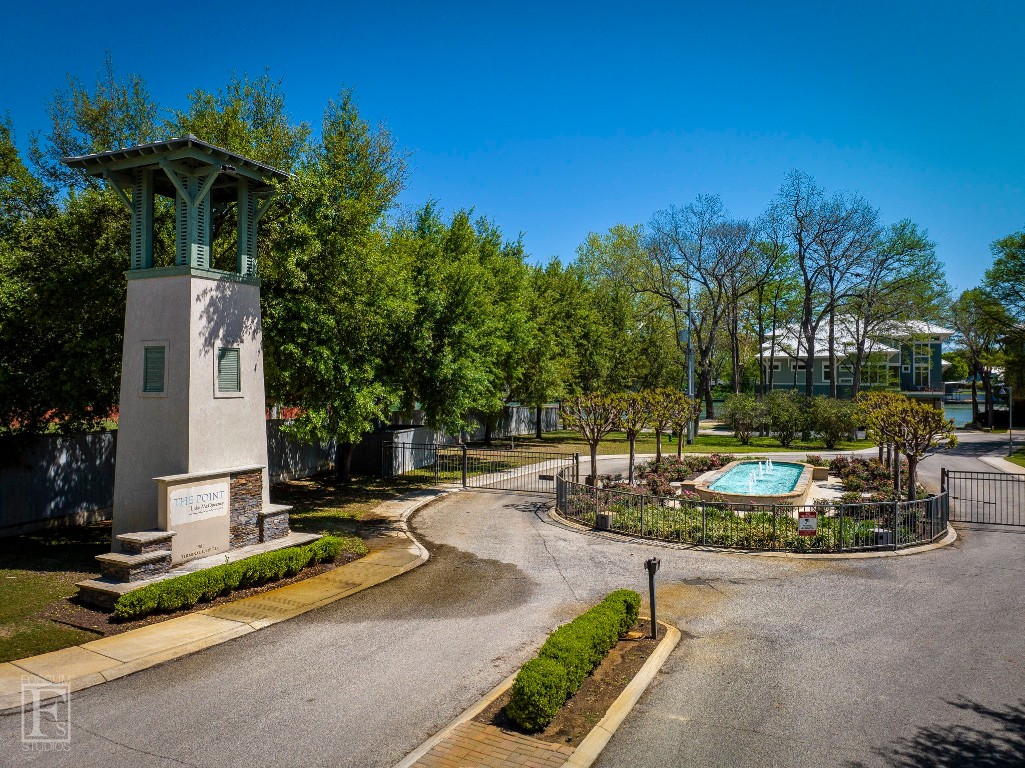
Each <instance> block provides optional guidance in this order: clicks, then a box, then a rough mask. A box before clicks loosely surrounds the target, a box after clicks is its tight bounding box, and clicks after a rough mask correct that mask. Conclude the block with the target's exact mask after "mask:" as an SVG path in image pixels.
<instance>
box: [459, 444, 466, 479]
mask: <svg viewBox="0 0 1025 768" xmlns="http://www.w3.org/2000/svg"><path fill="white" fill-rule="evenodd" d="M459 447H460V448H462V449H463V488H466V486H467V483H466V443H463V444H462V445H461V446H459Z"/></svg>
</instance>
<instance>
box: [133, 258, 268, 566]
mask: <svg viewBox="0 0 1025 768" xmlns="http://www.w3.org/2000/svg"><path fill="white" fill-rule="evenodd" d="M148 342H166V343H167V352H166V357H165V364H166V368H167V384H166V387H165V392H164V394H163V395H152V394H147V393H143V391H142V379H143V347H144V346H146V345H147V343H148ZM219 346H237V347H239V350H240V359H241V374H242V375H241V380H242V392H241V396H237V395H236V396H228V397H225V396H217V393H216V354H217V348H218V347H219ZM123 361H124V362H123V365H122V371H121V403H120V415H119V419H118V440H117V461H116V464H115V478H114V504H113V533H114V535H117V534H119V533H126V532H129V531H142V530H149V529H153V528H156V527H157V485H156V483H155V482H154V481H153V478H154V477H160V476H164V475H176V474H184V473H188V472H202V471H210V470H217V469H221V468H230V467H237V466H255V465H260V466H263V467H266V466H267V437H266V424H265V395H264V388H263V344H262V329H261V323H260V291H259V287H258V286H255V285H249V284H246V283H239V282H234V281H229V280H218V279H213V278H208V277H199V276H196V275H167V276H154V277H145V278H137V279H131V280H129V281H128V305H127V310H126V313H125V338H124V357H123ZM263 494H264V503H265V504H266V503H268V501H269V498H268V487H267V472H266V469H265V470H264V487H263ZM115 549H116V540H115Z"/></svg>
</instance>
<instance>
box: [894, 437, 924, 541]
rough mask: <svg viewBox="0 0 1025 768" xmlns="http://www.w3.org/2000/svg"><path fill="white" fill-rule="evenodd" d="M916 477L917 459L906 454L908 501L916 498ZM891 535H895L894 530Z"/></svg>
mask: <svg viewBox="0 0 1025 768" xmlns="http://www.w3.org/2000/svg"><path fill="white" fill-rule="evenodd" d="M917 479H918V459H917V458H916V457H915V456H908V501H914V500H915V499H916V498H917V491H916V489H915V486H916V485H917V483H916V481H917ZM893 535H894V536H896V535H897V532H896V531H894V532H893Z"/></svg>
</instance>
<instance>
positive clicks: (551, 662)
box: [506, 589, 641, 731]
mask: <svg viewBox="0 0 1025 768" xmlns="http://www.w3.org/2000/svg"><path fill="white" fill-rule="evenodd" d="M640 606H641V597H640V595H638V594H637V593H636V592H634V591H633V590H630V589H618V590H616V591H615V592H612V593H610V594H609V595H608V596H607V597H606V598H605V599H604V600H602V601H601V602H600V603H598V605H596V606H594V607H593V608H591V609H590V610H588V611H585V612H584V613H582V614H581V615H580V616H578V617H577V618H575V619H573V621H571V622H569V623H568V624H563V625H562V626H561V627H559V628H558V629H556V630H555V631H554V632H552V634H550V635H549V636H548V639H547V640H546V641H545V643H544V645H542V646H541V650H540V651H538V655H537V658H536V659H534V660H533V661H531V662H529V663H528V664H526V665H524V666H523V668H522V669H521V670H520V672H519V674H518V675H517V676H516V682H515V683H513V688H512V695H511V698H510V701H509V704H508V706H507V707H506V714H507V715H508V716H509V717H510V718H511V719H512V720H513V722H515V723H517V724H518V725H520V726H521V727H523V728H525V729H527V730H530V731H537V730H540V729H542V728H544V727H545V726H546V725H548V723H550V722H551V721H552V718H553V717H555V713H556V712H558V711H559V707H561V706H562V704H563V702H565V701H566V699H567V698H569V697H570V696H572V695H573V694H574V693H576V692H577V689H579V688H580V685H581V683H583V682H584V678H586V677H587V676H588V675H589V674H591V672H592V671H593V670H594V668H595V667H597V666H598V665H599V664H601V662H602V659H604V658H605V656H606V654H608V652H609V650H610V649H611V648H612V646H614V645H615V644H616V642H617V641H618V640H619V636H620V635H621V634H623V633H624V632H626V631H627V630H628V629H630V627H632V626H633V625H634V624H635V623H636V621H637V614H638V612H639V610H640ZM535 662H544V664H535ZM556 669H557V670H558V671H555V670H556ZM541 677H544V678H546V679H544V680H542V679H539V678H541ZM521 679H522V683H521ZM559 691H561V692H562V693H561V697H559V696H556V694H557V693H558V692H559ZM556 699H557V703H556Z"/></svg>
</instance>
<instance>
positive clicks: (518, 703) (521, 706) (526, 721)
mask: <svg viewBox="0 0 1025 768" xmlns="http://www.w3.org/2000/svg"><path fill="white" fill-rule="evenodd" d="M566 690H567V683H566V670H565V669H564V668H563V666H562V665H561V664H559V663H558V662H555V661H552V660H551V659H546V658H537V659H531V660H530V661H528V662H527V663H526V664H524V665H523V668H522V669H521V670H520V673H519V674H518V675H516V682H514V683H513V687H512V698H511V699H510V700H509V704H508V706H506V709H505V711H506V714H507V715H509V717H510V718H511V719H512V720H513V721H514V722H516V723H518V724H519V725H520V726H522V727H523V728H526V729H527V730H529V731H540V730H541V729H542V728H544V727H545V726H546V725H548V723H550V722H551V721H552V718H554V717H555V715H556V714H557V713H558V711H559V707H561V706H562V705H563V702H565V701H566V698H567V696H566Z"/></svg>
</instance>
